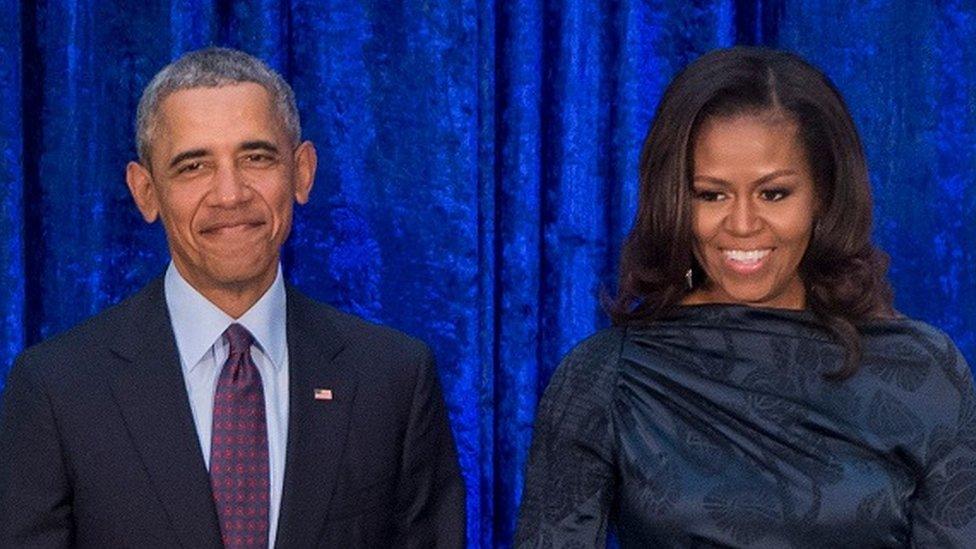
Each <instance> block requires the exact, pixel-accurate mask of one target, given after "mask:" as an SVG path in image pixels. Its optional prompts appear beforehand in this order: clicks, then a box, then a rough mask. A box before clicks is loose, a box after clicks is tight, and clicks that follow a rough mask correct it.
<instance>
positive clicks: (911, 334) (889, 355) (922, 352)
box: [861, 316, 971, 379]
mask: <svg viewBox="0 0 976 549" xmlns="http://www.w3.org/2000/svg"><path fill="white" fill-rule="evenodd" d="M861 333H862V334H863V335H864V339H865V354H866V360H867V362H868V363H869V365H870V364H871V363H882V364H885V363H887V364H889V365H901V366H904V367H907V366H909V365H914V366H915V367H919V368H925V369H928V370H935V371H936V372H937V373H941V374H944V375H946V376H949V377H950V378H957V379H958V378H960V377H962V378H968V377H971V372H970V370H969V366H968V365H967V364H966V360H965V358H963V355H962V353H961V352H960V350H959V348H958V347H957V346H956V344H955V343H954V342H953V340H952V338H951V337H949V335H948V334H947V333H945V332H944V331H943V330H941V329H939V328H937V327H935V326H933V325H931V324H928V323H926V322H923V321H921V320H915V319H912V318H908V317H904V316H903V317H898V318H893V319H885V320H878V321H872V322H868V323H866V324H864V325H863V326H862V327H861Z"/></svg>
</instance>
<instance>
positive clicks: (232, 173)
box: [213, 164, 252, 206]
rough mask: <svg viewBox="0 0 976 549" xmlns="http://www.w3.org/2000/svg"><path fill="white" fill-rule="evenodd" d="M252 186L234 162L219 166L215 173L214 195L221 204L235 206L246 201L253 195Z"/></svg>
mask: <svg viewBox="0 0 976 549" xmlns="http://www.w3.org/2000/svg"><path fill="white" fill-rule="evenodd" d="M251 192H252V191H251V187H250V186H249V185H248V184H247V182H246V181H245V180H244V178H243V177H242V174H241V172H240V170H238V169H237V167H236V166H234V165H233V164H222V165H220V166H218V168H217V172H216V174H215V175H214V191H213V196H214V198H215V200H216V202H217V203H218V205H221V206H235V205H237V204H239V203H241V202H246V201H247V200H248V199H250V196H251Z"/></svg>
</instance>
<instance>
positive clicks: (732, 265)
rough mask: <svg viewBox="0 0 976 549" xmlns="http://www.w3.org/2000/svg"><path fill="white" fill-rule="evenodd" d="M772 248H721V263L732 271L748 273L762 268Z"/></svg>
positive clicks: (742, 273)
mask: <svg viewBox="0 0 976 549" xmlns="http://www.w3.org/2000/svg"><path fill="white" fill-rule="evenodd" d="M772 251H773V249H772V248H755V249H751V250H745V249H732V248H723V249H722V250H721V252H722V259H723V264H724V265H725V266H726V268H728V269H729V270H731V271H732V272H734V273H738V274H741V275H748V274H752V273H755V272H756V271H759V270H760V269H762V268H763V266H765V265H766V263H767V262H768V260H769V254H770V253H772Z"/></svg>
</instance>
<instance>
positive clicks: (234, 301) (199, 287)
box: [174, 263, 278, 320]
mask: <svg viewBox="0 0 976 549" xmlns="http://www.w3.org/2000/svg"><path fill="white" fill-rule="evenodd" d="M174 264H175V263H174ZM175 266H176V270H177V271H179V273H180V276H182V277H183V280H185V281H186V283H187V284H189V285H190V286H191V287H192V288H193V289H194V290H196V291H197V292H199V293H200V295H202V296H203V297H205V298H206V299H207V301H209V302H211V303H213V304H214V305H215V306H216V307H217V308H218V309H220V310H221V311H223V312H224V313H226V314H227V316H229V317H231V318H233V319H235V320H236V319H238V318H240V317H242V316H244V313H246V312H247V311H248V309H250V308H251V307H253V306H254V304H255V303H257V302H258V300H259V299H261V296H263V295H264V294H265V293H266V292H267V291H268V288H270V287H271V285H272V284H274V281H275V278H276V277H277V276H278V267H277V263H275V264H274V268H272V269H268V270H267V272H265V273H262V275H261V276H260V277H259V278H255V279H250V280H244V281H234V282H230V283H226V284H214V283H211V284H203V283H200V282H199V281H196V280H193V279H192V278H189V277H187V276H186V274H185V273H184V272H183V270H182V269H180V267H179V265H178V264H175Z"/></svg>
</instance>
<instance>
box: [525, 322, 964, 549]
mask: <svg viewBox="0 0 976 549" xmlns="http://www.w3.org/2000/svg"><path fill="white" fill-rule="evenodd" d="M862 333H863V334H864V343H865V356H864V359H863V362H862V367H861V370H860V371H859V372H858V374H857V375H855V376H854V377H852V378H850V379H848V380H846V381H842V382H835V381H828V380H826V379H825V378H824V374H825V373H827V372H829V371H832V370H835V369H837V368H839V367H840V366H841V361H842V348H841V347H840V346H839V345H837V344H836V343H834V342H833V341H832V340H831V338H830V336H829V335H828V334H827V333H826V332H825V331H823V330H822V329H821V328H820V326H819V324H818V323H817V321H816V320H815V317H814V316H813V315H812V314H810V313H808V312H800V311H784V310H774V309H760V308H750V307H743V306H729V305H704V306H692V307H681V308H679V310H678V311H677V312H676V313H674V314H673V315H672V316H670V317H669V318H667V319H664V320H662V321H659V322H656V323H654V324H653V325H651V326H648V327H642V328H636V329H635V328H630V329H621V328H618V329H610V330H604V331H602V332H599V333H597V334H596V335H594V336H593V337H591V338H589V339H587V340H586V341H584V342H583V343H581V344H580V345H579V346H577V347H576V348H575V349H574V350H573V351H572V352H571V353H570V354H569V355H568V356H567V357H566V358H565V360H564V361H563V363H562V364H561V366H560V367H559V369H558V370H557V372H556V374H555V375H554V377H553V379H552V382H551V383H550V385H549V387H548V389H547V390H546V393H545V396H544V397H543V401H542V404H541V406H540V409H539V414H538V417H537V420H536V431H535V434H534V438H533V442H532V450H531V454H530V457H529V466H528V472H527V480H526V487H525V495H524V500H523V506H522V509H521V512H520V518H519V528H518V534H517V540H518V542H517V543H518V546H520V547H596V546H603V545H604V543H605V539H606V537H607V532H608V530H611V531H613V530H615V531H616V534H617V537H618V539H619V541H620V544H621V545H622V546H624V547H701V546H709V547H710V546H732V547H828V546H829V547H901V546H904V547H907V546H912V547H942V548H946V547H973V546H976V395H974V391H973V384H972V378H971V374H970V370H969V368H968V367H967V365H966V363H965V360H964V359H963V358H962V356H961V355H960V353H959V352H958V350H957V349H956V347H955V345H954V344H953V343H952V342H951V341H950V340H949V339H948V337H946V336H945V335H944V334H942V333H941V332H939V331H937V330H936V329H934V328H932V327H930V326H928V325H926V324H923V323H921V322H916V321H912V320H908V319H897V320H891V321H884V322H875V323H872V324H870V325H868V326H865V327H864V328H863V330H862Z"/></svg>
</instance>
